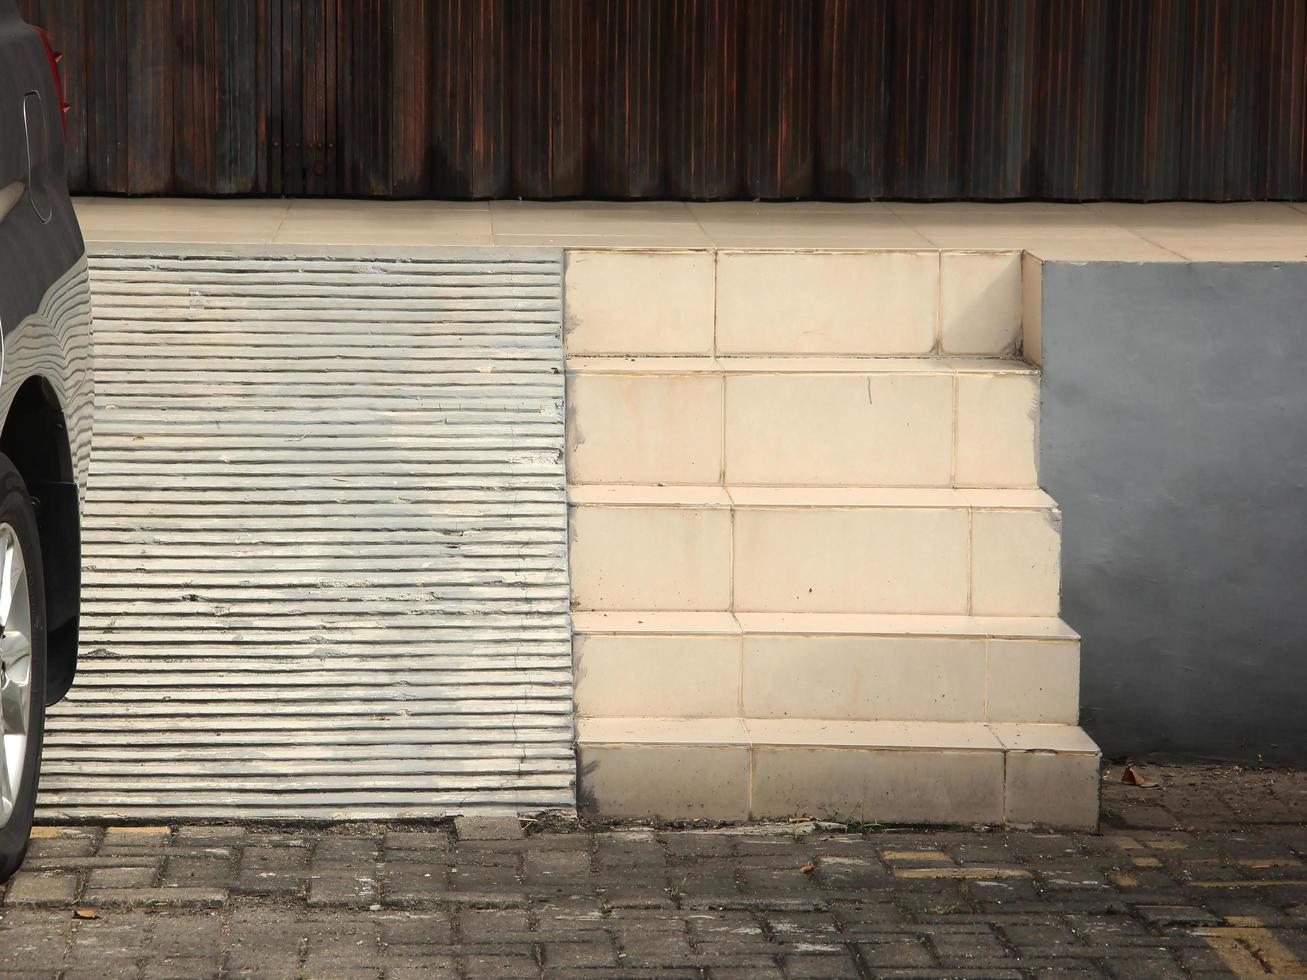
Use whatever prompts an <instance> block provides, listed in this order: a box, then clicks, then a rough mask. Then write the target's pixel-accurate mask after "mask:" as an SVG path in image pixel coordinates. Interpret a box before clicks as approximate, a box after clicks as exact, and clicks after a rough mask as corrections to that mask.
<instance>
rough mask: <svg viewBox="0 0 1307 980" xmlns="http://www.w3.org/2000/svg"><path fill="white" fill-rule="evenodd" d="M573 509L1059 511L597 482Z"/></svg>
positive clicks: (1012, 504) (867, 495)
mask: <svg viewBox="0 0 1307 980" xmlns="http://www.w3.org/2000/svg"><path fill="white" fill-rule="evenodd" d="M567 496H568V501H569V502H570V503H571V504H573V505H580V506H601V507H694V508H724V507H732V506H733V507H735V508H756V509H776V508H789V507H796V508H812V507H822V508H868V507H885V508H896V509H933V510H939V509H972V510H1056V509H1057V503H1056V502H1055V501H1054V500H1053V498H1052V497H1050V496H1049V495H1048V494H1046V493H1044V491H1042V490H1038V489H1030V488H1010V489H997V488H996V489H989V488H985V489H966V488H953V487H774V486H751V487H741V486H729V487H723V486H703V485H696V486H670V485H666V484H659V485H648V484H627V483H620V484H619V483H591V484H572V485H570V486H568V488H567Z"/></svg>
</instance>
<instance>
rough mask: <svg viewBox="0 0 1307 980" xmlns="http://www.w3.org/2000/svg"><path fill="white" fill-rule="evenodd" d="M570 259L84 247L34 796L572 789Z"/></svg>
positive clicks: (430, 797)
mask: <svg viewBox="0 0 1307 980" xmlns="http://www.w3.org/2000/svg"><path fill="white" fill-rule="evenodd" d="M560 260H561V257H560V255H559V254H558V253H556V252H552V251H538V250H528V251H516V252H514V251H507V250H476V251H469V252H463V251H460V252H456V253H450V252H440V253H437V252H434V251H429V252H426V253H424V254H423V255H421V256H420V257H409V258H403V257H400V256H399V255H398V254H388V255H382V256H381V257H375V256H373V257H362V256H335V257H333V256H328V255H315V256H306V255H303V254H300V255H298V256H297V255H251V254H246V253H243V252H241V251H238V250H232V251H230V252H228V253H225V254H224V253H222V252H221V251H215V252H212V253H206V254H202V255H190V256H185V257H182V256H178V255H175V254H165V253H163V252H160V251H148V252H140V253H136V252H132V251H118V252H112V253H106V254H100V255H96V256H93V258H92V262H91V270H92V285H93V299H94V302H95V310H96V320H97V322H96V334H95V340H96V359H97V360H96V372H97V374H96V379H97V390H96V422H95V434H94V441H93V447H92V454H91V478H90V485H89V491H88V496H87V513H86V520H85V525H86V526H85V534H84V550H85V562H86V584H85V595H84V618H83V646H82V662H81V664H82V666H81V671H80V673H79V676H78V679H77V683H76V685H75V686H74V688H73V691H72V693H71V695H70V696H69V698H68V699H67V700H66V701H65V702H64V703H62V704H60V705H58V706H57V707H56V708H54V709H53V710H52V712H51V714H50V736H49V741H48V744H47V748H46V754H45V764H44V767H43V773H44V774H43V777H42V784H41V807H42V812H43V813H44V814H45V815H46V816H52V815H56V814H57V815H73V816H92V815H94V816H99V817H103V816H115V815H124V816H151V817H162V816H168V815H176V816H215V817H216V816H269V817H271V816H283V817H314V816H320V817H370V816H378V817H380V816H386V817H396V816H419V815H437V814H443V813H448V812H451V811H462V810H466V809H469V808H474V807H501V808H509V807H519V808H521V807H540V806H571V805H572V804H573V803H574V796H573V780H574V775H575V772H574V768H575V767H574V757H573V753H572V717H571V696H572V686H571V658H570V653H569V627H568V581H567V554H566V551H567V541H566V527H567V515H566V504H565V479H564V471H563V351H562V342H561V328H560V322H561V313H560V301H561V288H562V287H561V261H560Z"/></svg>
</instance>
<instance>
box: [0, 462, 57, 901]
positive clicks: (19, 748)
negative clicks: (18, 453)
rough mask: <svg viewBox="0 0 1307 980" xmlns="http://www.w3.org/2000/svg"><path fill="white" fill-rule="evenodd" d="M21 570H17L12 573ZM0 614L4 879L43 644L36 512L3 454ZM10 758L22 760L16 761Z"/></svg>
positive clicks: (30, 764)
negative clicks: (2, 668)
mask: <svg viewBox="0 0 1307 980" xmlns="http://www.w3.org/2000/svg"><path fill="white" fill-rule="evenodd" d="M19 569H21V571H22V574H21V575H18V574H15V572H16V571H17V570H19ZM24 586H25V588H24ZM0 619H2V620H3V621H0V665H3V667H4V671H3V674H2V676H0V738H3V740H4V743H5V744H4V747H3V751H0V767H3V769H0V821H3V823H2V824H0V882H3V881H6V880H8V879H9V878H10V876H12V875H13V873H14V872H15V871H17V870H18V868H19V867H20V866H21V865H22V863H23V857H24V856H25V855H26V854H27V841H28V838H29V836H30V835H31V832H32V814H33V811H34V810H35V808H36V785H37V780H38V778H39V776H40V769H41V744H42V742H43V740H44V735H45V646H46V634H45V627H46V623H45V588H44V579H43V578H42V568H41V539H40V535H39V533H38V531H37V525H36V511H35V509H34V508H33V506H32V498H31V495H30V494H29V493H28V491H27V484H25V483H24V482H23V478H22V476H21V475H20V474H19V472H18V470H16V469H15V468H14V465H13V463H11V462H10V461H9V460H8V458H7V457H5V456H0ZM23 627H26V636H24V634H23V630H22V628H23ZM24 649H26V651H27V653H26V656H24ZM24 660H26V664H25V665H24V663H23V661H24ZM24 688H25V691H24ZM24 702H25V704H24ZM11 756H12V758H11ZM15 760H18V761H19V762H20V763H21V764H19V765H15ZM15 775H16V776H17V778H16V779H15V778H14V776H15Z"/></svg>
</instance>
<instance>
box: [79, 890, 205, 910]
mask: <svg viewBox="0 0 1307 980" xmlns="http://www.w3.org/2000/svg"><path fill="white" fill-rule="evenodd" d="M81 901H82V904H83V905H88V906H92V907H98V906H126V907H129V908H159V909H167V908H177V909H183V908H219V907H221V906H223V905H226V904H227V892H226V891H225V890H223V889H220V888H100V889H95V890H91V889H89V888H88V889H87V891H86V893H85V894H84V895H83V896H82V899H81Z"/></svg>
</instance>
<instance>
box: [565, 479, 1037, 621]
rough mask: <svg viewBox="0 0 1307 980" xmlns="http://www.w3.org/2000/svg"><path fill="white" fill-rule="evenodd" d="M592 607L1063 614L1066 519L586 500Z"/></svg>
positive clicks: (576, 570) (586, 590)
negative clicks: (621, 503)
mask: <svg viewBox="0 0 1307 980" xmlns="http://www.w3.org/2000/svg"><path fill="white" fill-rule="evenodd" d="M571 522H572V527H571V535H572V547H571V564H572V596H573V603H574V605H575V607H576V608H578V609H587V610H590V609H593V610H623V609H649V610H741V611H756V612H851V613H939V614H953V615H979V616H1055V615H1057V612H1058V592H1059V588H1060V566H1059V540H1060V530H1059V527H1058V517H1057V514H1056V512H1055V511H1050V510H1036V509H1030V510H984V509H978V508H977V509H971V508H962V507H954V508H940V509H932V508H895V507H861V508H858V507H850V508H839V507H819V506H814V507H789V508H776V509H770V508H764V507H756V508H755V507H733V508H732V507H693V506H679V507H657V506H653V507H647V506H602V505H588V504H582V505H574V506H573V507H572V509H571Z"/></svg>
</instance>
